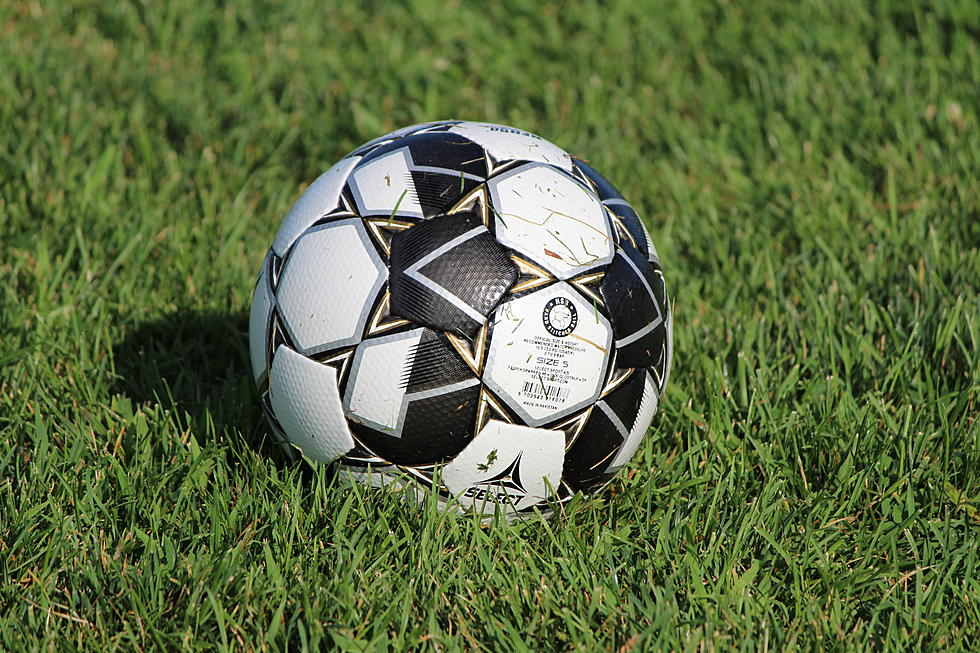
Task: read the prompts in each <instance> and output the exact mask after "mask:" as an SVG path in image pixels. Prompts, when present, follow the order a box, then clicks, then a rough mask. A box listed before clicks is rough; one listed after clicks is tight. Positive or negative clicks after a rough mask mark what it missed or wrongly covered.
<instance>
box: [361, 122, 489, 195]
mask: <svg viewBox="0 0 980 653" xmlns="http://www.w3.org/2000/svg"><path fill="white" fill-rule="evenodd" d="M403 147H407V148H408V152H409V155H410V156H411V159H412V162H411V165H410V166H409V167H410V169H411V170H412V171H413V172H414V171H422V172H424V171H427V170H428V171H433V170H434V171H437V172H443V173H445V172H447V171H448V172H451V173H455V175H456V177H457V183H458V182H459V173H464V174H466V175H472V176H474V177H478V178H479V179H478V181H483V180H484V179H485V178H486V176H487V165H486V159H485V157H484V152H483V148H482V147H480V146H479V145H477V144H476V143H474V142H473V141H471V140H470V139H468V138H466V137H465V136H461V135H459V134H453V133H447V132H429V131H423V132H421V133H416V134H411V135H409V136H405V137H403V138H399V139H397V140H394V141H391V142H390V143H386V144H384V145H382V146H381V147H378V148H376V149H374V150H372V151H371V152H370V153H368V154H366V155H365V156H364V158H363V159H362V160H361V163H360V165H363V164H364V163H367V162H369V161H371V160H372V159H375V158H377V157H380V156H384V155H385V154H387V153H389V152H393V151H395V150H397V149H400V148H403Z"/></svg>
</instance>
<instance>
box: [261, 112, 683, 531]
mask: <svg viewBox="0 0 980 653" xmlns="http://www.w3.org/2000/svg"><path fill="white" fill-rule="evenodd" d="M249 339H250V355H251V362H252V369H253V371H254V375H255V380H256V383H257V384H258V386H259V390H260V393H261V396H262V403H263V405H264V407H265V410H266V412H267V414H268V417H269V420H270V422H271V423H272V426H273V430H274V431H275V433H276V434H277V435H278V436H279V437H281V438H282V439H283V440H285V441H287V442H289V443H290V444H291V445H293V446H294V447H296V448H298V449H299V450H301V451H302V452H303V454H304V455H306V456H307V457H308V458H310V459H312V460H316V461H320V462H322V463H336V464H337V465H338V466H339V470H340V472H341V474H342V475H343V476H346V477H349V478H352V479H354V480H356V481H360V482H367V483H371V484H375V485H385V484H388V483H391V482H395V483H398V484H399V485H401V486H402V487H405V488H414V489H415V490H416V492H415V495H417V496H418V495H423V494H425V493H431V492H433V491H435V492H437V493H438V496H439V500H440V505H441V506H443V507H445V508H448V509H451V510H457V511H461V512H466V511H469V510H475V511H477V512H479V513H481V514H488V513H489V512H492V511H494V510H497V509H499V510H502V511H503V512H504V514H506V515H508V516H510V517H513V516H516V515H518V514H520V513H524V512H531V511H535V510H540V511H542V512H548V511H549V509H550V507H551V506H554V505H560V504H561V503H562V502H566V501H568V500H569V499H570V498H571V497H572V496H573V495H574V494H575V493H576V492H582V493H586V494H588V493H593V492H595V491H597V490H598V489H600V488H602V487H603V486H605V485H606V484H608V482H609V481H610V480H611V479H612V477H613V475H614V474H616V472H617V471H618V470H620V469H621V468H622V467H623V466H624V465H625V464H626V463H627V462H628V461H629V459H630V458H631V457H632V456H633V454H634V452H635V451H636V448H637V446H638V445H639V443H640V440H641V439H642V438H643V435H644V434H645V433H646V431H647V429H648V428H649V426H650V423H651V421H652V419H653V415H654V413H655V412H656V410H657V405H658V403H659V401H660V397H661V395H662V394H663V391H664V387H665V385H666V383H667V378H668V376H669V374H670V359H671V311H670V307H669V305H668V301H667V291H666V288H665V286H664V278H663V274H662V273H661V268H660V259H659V257H658V255H657V250H656V249H655V248H654V246H653V243H652V242H651V241H650V236H649V234H648V233H647V231H646V229H645V228H644V226H643V223H642V222H641V221H640V219H639V218H638V217H637V214H636V212H635V211H634V210H633V207H632V206H631V205H630V204H629V202H627V201H626V200H625V199H623V197H622V196H621V195H620V194H619V193H618V192H617V191H616V189H615V188H614V187H613V186H612V184H610V183H609V182H608V181H607V180H606V179H605V178H603V177H602V176H601V175H599V174H598V173H597V172H596V171H595V170H593V169H592V168H591V167H590V166H589V165H587V164H586V163H585V162H584V161H582V160H581V159H578V158H575V157H572V156H570V155H569V154H568V153H566V152H565V151H563V150H562V149H560V148H558V147H556V146H555V145H553V144H551V143H549V142H548V141H546V140H544V139H542V138H540V137H538V136H535V135H534V134H530V133H528V132H525V131H521V130H519V129H514V128H512V127H505V126H502V125H493V124H486V123H474V122H461V121H444V122H434V123H425V124H420V125H414V126H412V127H407V128H404V129H400V130H398V131H395V132H392V133H390V134H387V135H386V136H382V137H381V138H378V139H376V140H373V141H371V142H369V143H367V144H365V145H363V146H362V147H360V148H358V149H357V150H355V151H354V152H352V153H351V154H349V155H348V156H346V157H345V158H344V159H342V160H341V161H340V162H339V163H337V165H335V166H334V167H332V168H330V169H329V170H327V171H326V172H325V173H323V175H321V176H320V177H319V178H318V179H317V180H316V181H314V182H313V184H312V185H311V186H310V188H309V189H308V190H307V191H306V192H305V193H304V194H303V196H302V197H300V198H299V200H297V202H296V204H295V205H294V206H293V207H292V209H291V210H290V212H289V214H288V215H287V216H286V218H285V220H284V221H283V223H282V226H281V227H280V229H279V232H278V234H277V235H276V237H275V241H274V242H273V244H272V248H271V249H270V250H269V252H268V254H267V255H266V257H265V261H264V263H263V264H262V269H261V272H260V274H259V278H258V282H257V284H256V286H255V293H254V296H253V301H252V313H251V319H250V324H249Z"/></svg>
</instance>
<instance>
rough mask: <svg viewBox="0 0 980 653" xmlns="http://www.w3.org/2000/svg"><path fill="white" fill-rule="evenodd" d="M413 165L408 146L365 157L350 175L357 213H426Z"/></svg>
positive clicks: (349, 182) (415, 216) (416, 215)
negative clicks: (368, 157) (418, 192)
mask: <svg viewBox="0 0 980 653" xmlns="http://www.w3.org/2000/svg"><path fill="white" fill-rule="evenodd" d="M412 165H413V163H412V155H411V152H410V151H409V149H408V148H407V147H399V148H398V149H396V150H393V151H391V152H388V153H386V154H384V155H382V156H379V157H376V158H373V159H370V160H367V161H362V162H361V163H360V164H359V165H358V166H357V167H356V168H355V169H354V171H353V172H352V173H351V175H350V177H349V178H348V179H347V186H348V188H350V191H351V195H352V196H353V197H354V202H355V203H356V204H357V211H358V213H359V214H360V215H361V216H364V217H368V216H372V215H386V216H390V215H394V214H395V213H397V214H398V215H404V216H408V217H413V218H421V217H424V214H423V213H422V206H421V205H420V204H419V199H418V194H417V193H416V191H415V185H414V183H413V182H412V173H411V171H410V168H411V167H412Z"/></svg>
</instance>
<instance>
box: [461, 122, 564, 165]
mask: <svg viewBox="0 0 980 653" xmlns="http://www.w3.org/2000/svg"><path fill="white" fill-rule="evenodd" d="M449 131H450V132H452V133H456V134H462V135H463V136H465V137H466V138H468V139H469V140H471V141H473V142H474V143H477V144H478V145H480V147H482V148H483V149H484V150H486V152H487V154H489V155H490V156H491V157H493V159H494V161H495V162H498V163H503V162H506V161H514V160H517V161H538V162H541V163H547V164H549V165H553V166H558V167H559V168H563V169H565V170H569V171H570V170H571V169H572V157H571V156H569V154H568V152H566V151H565V150H563V149H561V148H560V147H558V146H557V145H555V144H553V143H549V142H548V141H546V140H544V139H543V138H541V137H540V136H536V135H535V134H532V133H530V132H526V131H523V130H521V129H515V128H513V127H507V126H505V125H494V124H491V123H486V122H461V123H459V124H458V125H454V126H453V127H451V128H450V129H449Z"/></svg>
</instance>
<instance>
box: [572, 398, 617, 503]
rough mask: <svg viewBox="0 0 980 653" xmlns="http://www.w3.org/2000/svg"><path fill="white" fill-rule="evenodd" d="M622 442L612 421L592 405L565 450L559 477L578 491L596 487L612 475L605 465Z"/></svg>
mask: <svg viewBox="0 0 980 653" xmlns="http://www.w3.org/2000/svg"><path fill="white" fill-rule="evenodd" d="M622 444H623V436H622V434H621V433H620V431H619V429H618V428H617V426H616V424H614V423H613V421H612V420H611V419H609V416H608V415H607V414H606V413H605V411H603V410H601V409H600V408H599V407H598V406H596V407H595V408H594V409H592V414H591V415H590V416H589V421H588V423H587V424H586V425H585V428H584V429H583V431H582V434H581V435H579V437H578V439H577V440H575V443H574V444H573V445H572V447H571V449H569V450H568V451H566V452H565V466H564V468H563V471H562V480H564V481H565V482H566V483H568V485H569V486H570V487H571V488H572V489H573V490H578V491H580V492H585V493H589V492H591V491H593V490H595V489H597V488H598V487H599V486H601V485H602V484H603V483H606V482H607V481H608V480H609V479H610V478H612V475H611V474H608V473H606V468H607V467H608V466H609V461H610V460H612V459H613V457H614V456H615V455H616V452H617V451H619V448H620V446H622Z"/></svg>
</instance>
